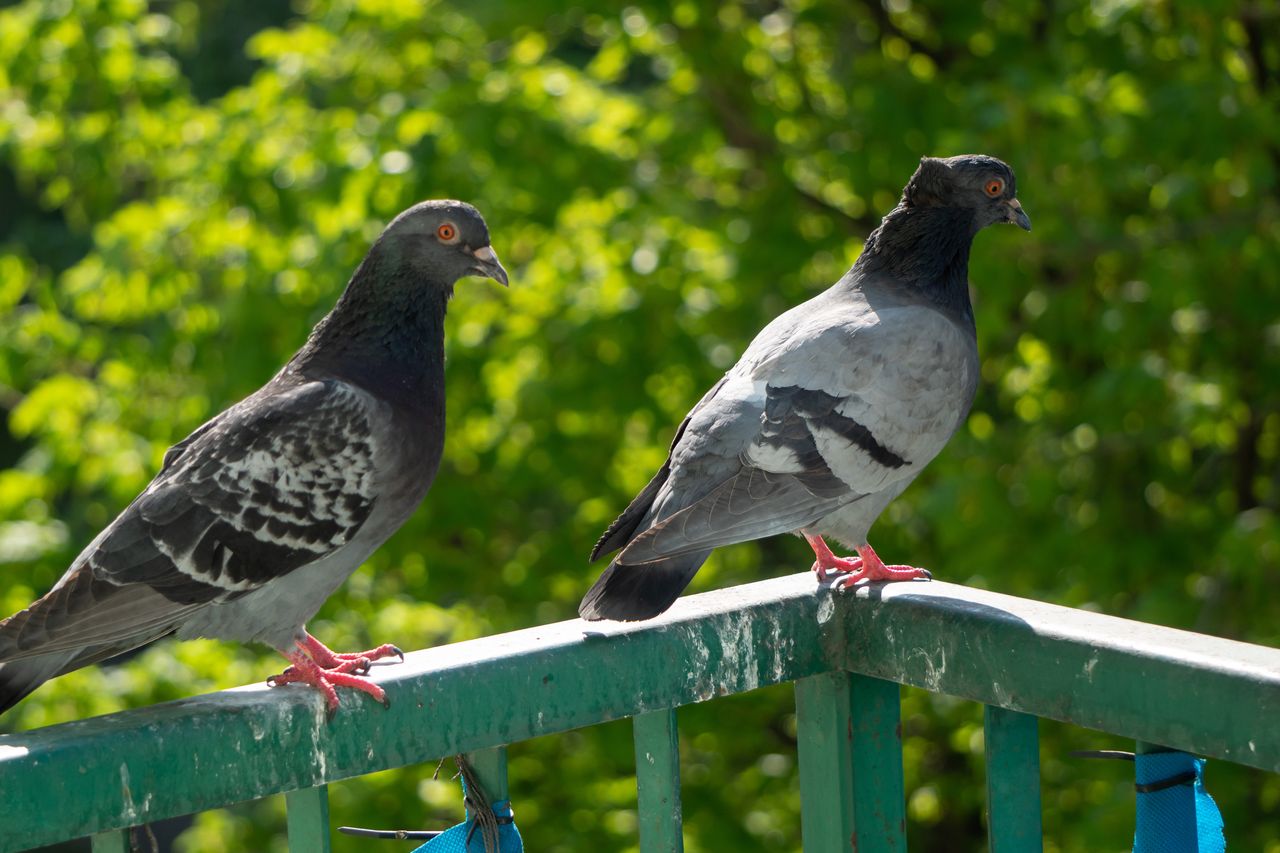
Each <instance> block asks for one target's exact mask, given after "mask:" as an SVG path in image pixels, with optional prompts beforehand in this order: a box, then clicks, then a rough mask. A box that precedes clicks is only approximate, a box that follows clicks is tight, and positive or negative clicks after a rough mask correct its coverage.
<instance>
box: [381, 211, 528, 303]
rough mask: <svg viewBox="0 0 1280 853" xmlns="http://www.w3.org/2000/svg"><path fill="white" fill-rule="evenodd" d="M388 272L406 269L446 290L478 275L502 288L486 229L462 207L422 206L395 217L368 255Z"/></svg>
mask: <svg viewBox="0 0 1280 853" xmlns="http://www.w3.org/2000/svg"><path fill="white" fill-rule="evenodd" d="M369 254H370V256H374V255H379V256H381V257H382V258H384V259H385V260H386V261H387V263H386V267H387V268H389V269H392V270H396V269H403V268H405V267H409V268H411V269H412V270H414V271H415V272H420V273H424V274H425V277H426V278H427V280H429V281H432V282H434V283H436V284H438V285H440V286H442V287H446V288H451V287H452V286H453V284H454V282H456V281H457V280H458V279H460V278H462V277H463V276H468V275H481V276H486V277H488V278H492V279H495V280H497V281H499V282H501V283H502V284H504V285H505V284H506V283H507V271H506V270H505V269H503V268H502V264H500V263H499V262H498V256H497V255H496V254H494V251H493V248H492V247H491V246H490V245H489V226H488V225H486V224H485V221H484V217H482V216H481V215H480V211H478V210H476V209H475V208H474V207H472V206H471V205H469V204H467V203H466V202H464V201H453V200H451V199H447V200H440V201H424V202H419V203H418V204H415V205H414V206H413V207H411V208H409V209H408V210H406V211H404V212H403V213H401V214H400V215H399V216H397V217H396V218H395V219H393V220H391V224H390V225H388V226H387V227H386V228H385V229H383V232H382V234H381V235H380V236H379V237H378V239H377V241H376V242H375V243H374V245H373V248H372V249H371V250H370V252H369Z"/></svg>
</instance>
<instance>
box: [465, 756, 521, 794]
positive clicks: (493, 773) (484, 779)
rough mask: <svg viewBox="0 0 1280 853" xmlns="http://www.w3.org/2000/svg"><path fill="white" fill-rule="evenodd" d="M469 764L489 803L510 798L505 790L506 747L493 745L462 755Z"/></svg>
mask: <svg viewBox="0 0 1280 853" xmlns="http://www.w3.org/2000/svg"><path fill="white" fill-rule="evenodd" d="M463 758H464V759H466V762H467V763H468V764H470V765H471V769H472V771H473V772H474V773H475V774H476V779H478V780H479V781H480V787H482V788H484V796H485V799H487V800H488V801H489V802H491V803H496V802H498V801H499V800H507V799H510V798H511V794H510V793H509V792H508V790H507V748H506V747H505V746H495V747H493V748H492V749H478V750H476V751H475V752H468V753H467V754H466V755H464V756H463Z"/></svg>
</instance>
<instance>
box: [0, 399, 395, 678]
mask: <svg viewBox="0 0 1280 853" xmlns="http://www.w3.org/2000/svg"><path fill="white" fill-rule="evenodd" d="M268 388H270V386H268ZM366 399H367V397H366V396H365V395H364V394H363V393H362V392H358V391H356V390H354V389H352V388H351V387H350V386H348V385H346V384H344V383H342V382H339V381H336V380H328V381H323V382H320V381H316V382H308V383H306V384H303V385H299V386H296V387H293V388H290V389H287V390H284V391H280V390H278V389H277V390H276V391H275V392H274V393H270V392H268V391H264V392H260V393H259V394H256V395H254V396H252V397H249V398H248V399H246V400H245V401H243V402H242V403H240V404H238V405H237V406H234V407H232V408H231V409H228V410H227V411H226V412H225V413H223V414H222V415H220V416H218V417H217V418H216V419H214V420H213V421H211V422H210V423H209V424H206V425H205V426H203V427H201V428H200V429H199V430H197V431H196V432H195V433H193V435H192V436H191V437H190V438H189V439H187V440H186V441H184V442H183V443H181V444H179V445H177V446H176V447H175V449H174V450H172V451H170V453H169V454H167V456H166V464H165V466H164V468H163V469H162V471H161V472H160V474H159V475H158V476H157V477H156V479H155V480H154V481H153V482H152V483H151V485H150V486H149V487H148V488H147V490H146V491H145V492H143V493H142V495H140V496H139V497H138V499H137V500H135V501H134V502H133V504H131V505H130V506H129V507H128V508H127V509H126V510H125V511H124V512H123V513H121V515H120V517H119V518H117V519H116V521H115V522H114V523H113V524H112V525H111V526H110V527H108V528H107V529H106V530H104V531H103V532H102V533H101V534H100V535H99V536H98V538H97V539H95V540H94V542H93V543H91V544H90V545H89V547H88V548H86V549H85V551H84V552H83V553H82V554H81V555H80V557H79V558H78V560H77V561H76V565H75V566H74V567H73V569H72V571H71V572H69V573H68V575H67V576H66V578H64V580H63V581H62V582H60V583H59V585H58V586H57V587H56V588H55V589H54V590H53V591H51V592H50V594H49V595H48V596H46V597H45V598H44V599H41V601H39V602H37V603H36V604H34V605H32V607H31V608H28V609H27V610H24V611H22V612H20V613H18V614H15V616H13V617H11V618H10V619H9V620H6V621H5V622H0V660H7V659H10V658H14V657H19V656H22V655H23V654H25V653H34V652H36V651H38V652H39V653H41V654H44V653H48V652H52V651H57V650H62V649H73V648H77V647H83V646H92V645H95V644H110V645H113V646H115V645H121V644H123V648H124V649H127V648H131V647H132V646H134V645H138V644H141V643H143V642H146V641H148V640H150V639H155V638H156V637H158V636H161V635H163V634H165V633H168V632H169V631H171V630H173V628H174V626H175V625H176V624H177V623H178V622H179V621H180V620H181V619H182V618H183V617H185V616H187V615H188V614H189V613H190V612H191V611H192V610H194V609H197V608H199V607H200V606H201V605H203V604H206V603H209V602H213V601H219V600H228V599H231V598H235V597H237V596H239V595H242V594H244V593H246V592H248V591H250V590H253V589H257V588H258V587H260V586H262V585H263V584H265V583H267V582H269V581H271V580H272V579H274V578H277V577H280V576H282V575H284V574H287V573H289V572H291V571H293V570H295V569H297V568H299V567H301V566H304V565H307V564H308V563H311V562H313V561H316V560H318V559H320V558H322V557H324V556H326V555H328V554H330V553H332V552H334V551H335V550H337V549H338V548H341V547H342V546H343V545H344V544H345V543H346V542H348V541H350V539H351V537H352V536H354V535H355V533H356V532H357V531H358V530H359V529H360V526H361V525H362V524H363V523H364V521H365V519H367V518H368V516H369V513H370V511H371V509H372V506H373V502H374V460H373V454H374V449H373V447H372V444H371V442H372V439H371V431H370V426H369V422H368V419H369V412H368V411H367V406H368V404H367V403H366ZM122 650H123V649H122Z"/></svg>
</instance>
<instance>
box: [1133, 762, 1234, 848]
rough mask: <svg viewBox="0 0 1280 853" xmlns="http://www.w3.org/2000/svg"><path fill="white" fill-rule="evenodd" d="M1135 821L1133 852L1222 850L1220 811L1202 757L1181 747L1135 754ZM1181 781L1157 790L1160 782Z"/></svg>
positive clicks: (1223, 841) (1223, 844)
mask: <svg viewBox="0 0 1280 853" xmlns="http://www.w3.org/2000/svg"><path fill="white" fill-rule="evenodd" d="M1134 765H1135V768H1136V769H1135V774H1136V780H1137V784H1138V788H1139V790H1138V820H1137V828H1136V829H1135V831H1134V834H1133V853H1224V851H1225V850H1226V849H1227V841H1226V839H1225V838H1224V837H1223V835H1222V814H1221V813H1220V812H1219V811H1218V806H1217V804H1216V803H1215V802H1214V801H1213V797H1211V796H1209V792H1208V791H1206V790H1205V787H1204V759H1203V758H1196V757H1195V756H1192V755H1188V754H1187V753H1185V752H1148V753H1142V754H1139V755H1136V756H1134ZM1180 777H1185V778H1184V781H1181V782H1179V783H1177V784H1174V785H1171V786H1169V787H1165V788H1161V789H1160V790H1146V791H1144V790H1142V788H1143V787H1144V786H1156V787H1159V786H1160V784H1161V783H1162V782H1166V781H1169V780H1173V779H1178V778H1180Z"/></svg>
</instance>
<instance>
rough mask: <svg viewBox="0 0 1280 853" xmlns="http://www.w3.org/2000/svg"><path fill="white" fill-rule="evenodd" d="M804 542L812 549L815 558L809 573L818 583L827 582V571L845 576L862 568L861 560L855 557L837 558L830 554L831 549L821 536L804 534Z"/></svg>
mask: <svg viewBox="0 0 1280 853" xmlns="http://www.w3.org/2000/svg"><path fill="white" fill-rule="evenodd" d="M804 540H805V541H806V542H808V543H809V547H810V548H812V549H813V556H814V557H816V558H817V559H815V560H814V561H813V566H812V567H810V571H812V572H813V573H814V574H815V575H817V576H818V583H826V582H827V579H828V575H827V571H828V570H833V571H835V573H836V574H846V573H849V572H856V571H858V570H860V569H861V568H862V560H860V559H859V558H857V557H837V556H836V555H835V554H833V553H831V549H830V548H829V547H827V540H825V539H823V538H822V537H821V536H818V535H816V534H813V533H806V534H804Z"/></svg>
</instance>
